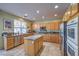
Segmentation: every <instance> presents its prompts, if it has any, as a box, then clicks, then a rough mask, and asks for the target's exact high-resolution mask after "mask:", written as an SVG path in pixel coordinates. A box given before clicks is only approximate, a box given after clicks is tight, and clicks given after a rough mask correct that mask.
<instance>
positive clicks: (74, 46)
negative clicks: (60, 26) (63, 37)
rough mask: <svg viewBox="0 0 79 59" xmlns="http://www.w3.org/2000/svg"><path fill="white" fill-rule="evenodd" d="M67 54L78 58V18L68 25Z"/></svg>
mask: <svg viewBox="0 0 79 59" xmlns="http://www.w3.org/2000/svg"><path fill="white" fill-rule="evenodd" d="M67 54H68V55H71V56H78V17H76V18H74V19H72V20H70V21H69V22H68V23H67Z"/></svg>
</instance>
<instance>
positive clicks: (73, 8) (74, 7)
mask: <svg viewBox="0 0 79 59" xmlns="http://www.w3.org/2000/svg"><path fill="white" fill-rule="evenodd" d="M71 7H72V16H73V15H74V14H76V13H77V12H78V4H77V3H75V4H72V5H71Z"/></svg>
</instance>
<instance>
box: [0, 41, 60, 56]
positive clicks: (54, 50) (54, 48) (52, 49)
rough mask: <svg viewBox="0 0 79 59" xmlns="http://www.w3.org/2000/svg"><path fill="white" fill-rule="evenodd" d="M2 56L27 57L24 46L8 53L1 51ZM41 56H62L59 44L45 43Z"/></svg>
mask: <svg viewBox="0 0 79 59" xmlns="http://www.w3.org/2000/svg"><path fill="white" fill-rule="evenodd" d="M0 56H25V51H24V46H23V45H20V46H18V47H15V48H13V49H10V50H8V51H4V50H0ZM40 56H61V51H60V46H59V44H56V43H48V42H44V49H43V51H42V52H41V54H40Z"/></svg>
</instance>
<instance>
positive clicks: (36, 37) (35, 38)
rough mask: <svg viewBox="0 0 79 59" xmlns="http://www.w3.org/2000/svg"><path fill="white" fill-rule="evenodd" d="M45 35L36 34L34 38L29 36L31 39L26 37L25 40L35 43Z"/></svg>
mask: <svg viewBox="0 0 79 59" xmlns="http://www.w3.org/2000/svg"><path fill="white" fill-rule="evenodd" d="M42 36H43V34H41V35H40V34H35V35H32V36H29V37H24V39H27V40H32V41H35V40H37V39H38V38H40V37H42Z"/></svg>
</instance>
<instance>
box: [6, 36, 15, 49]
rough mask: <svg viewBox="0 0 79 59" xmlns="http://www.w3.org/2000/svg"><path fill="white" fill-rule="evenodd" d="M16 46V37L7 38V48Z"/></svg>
mask: <svg viewBox="0 0 79 59" xmlns="http://www.w3.org/2000/svg"><path fill="white" fill-rule="evenodd" d="M13 47H14V37H8V38H7V49H11V48H13Z"/></svg>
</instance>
